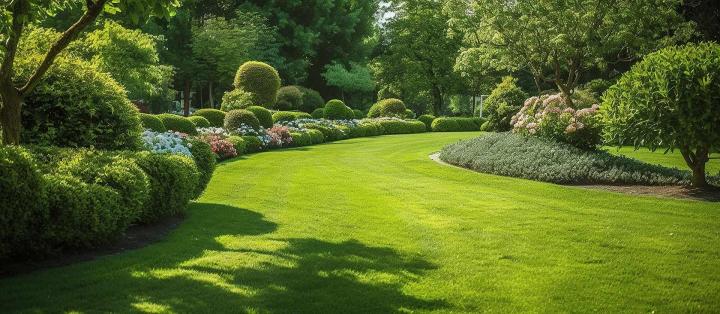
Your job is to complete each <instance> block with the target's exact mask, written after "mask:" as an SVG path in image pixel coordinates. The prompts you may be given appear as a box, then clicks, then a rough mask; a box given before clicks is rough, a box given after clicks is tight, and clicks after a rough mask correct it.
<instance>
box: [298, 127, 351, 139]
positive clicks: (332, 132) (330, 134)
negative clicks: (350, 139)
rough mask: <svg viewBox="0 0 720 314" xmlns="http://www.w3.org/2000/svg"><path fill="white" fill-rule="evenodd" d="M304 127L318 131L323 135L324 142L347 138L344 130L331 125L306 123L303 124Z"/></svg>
mask: <svg viewBox="0 0 720 314" xmlns="http://www.w3.org/2000/svg"><path fill="white" fill-rule="evenodd" d="M305 128H306V129H313V130H317V131H320V132H321V133H322V135H323V139H324V141H325V142H333V141H338V140H342V139H346V138H347V135H346V134H345V132H343V131H342V130H341V129H339V128H336V127H333V126H327V125H322V124H318V123H307V124H305Z"/></svg>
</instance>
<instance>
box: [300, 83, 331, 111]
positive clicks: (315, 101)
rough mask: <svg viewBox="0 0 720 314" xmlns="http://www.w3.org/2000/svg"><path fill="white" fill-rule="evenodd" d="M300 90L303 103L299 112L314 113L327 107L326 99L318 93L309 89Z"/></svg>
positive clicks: (302, 88) (301, 88)
mask: <svg viewBox="0 0 720 314" xmlns="http://www.w3.org/2000/svg"><path fill="white" fill-rule="evenodd" d="M298 88H299V89H300V91H301V92H302V93H303V96H302V103H301V104H300V106H298V110H300V111H302V112H307V113H311V112H314V111H315V110H316V109H322V107H323V106H324V105H325V99H323V98H322V96H320V93H318V91H316V90H314V89H310V88H307V87H298ZM321 118H322V117H321Z"/></svg>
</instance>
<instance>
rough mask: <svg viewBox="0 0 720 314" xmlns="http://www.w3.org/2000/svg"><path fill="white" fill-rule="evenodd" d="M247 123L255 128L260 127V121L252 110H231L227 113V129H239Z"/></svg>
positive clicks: (225, 125)
mask: <svg viewBox="0 0 720 314" xmlns="http://www.w3.org/2000/svg"><path fill="white" fill-rule="evenodd" d="M243 124H244V125H247V126H250V127H252V128H253V129H259V128H260V121H259V120H258V118H257V117H256V116H255V114H253V113H252V112H250V111H248V110H245V109H237V110H231V111H229V112H228V113H227V114H226V115H225V124H224V127H225V129H226V130H237V129H239V128H240V126H241V125H243Z"/></svg>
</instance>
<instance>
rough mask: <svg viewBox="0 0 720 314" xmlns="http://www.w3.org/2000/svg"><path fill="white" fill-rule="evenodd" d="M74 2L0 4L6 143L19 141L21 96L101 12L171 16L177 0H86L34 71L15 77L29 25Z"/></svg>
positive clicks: (1, 117) (0, 88) (1, 111)
mask: <svg viewBox="0 0 720 314" xmlns="http://www.w3.org/2000/svg"><path fill="white" fill-rule="evenodd" d="M73 2H74V1H73V0H61V1H58V0H53V1H50V0H37V1H30V0H12V1H9V2H7V3H6V4H3V5H1V6H0V39H1V40H2V44H1V45H0V56H1V57H2V64H1V65H0V96H1V97H2V102H3V104H2V108H0V124H2V129H3V142H4V143H6V144H19V142H20V131H21V127H22V126H21V121H20V113H21V110H22V106H23V103H24V97H25V96H26V95H28V94H29V93H30V92H32V91H33V89H34V88H35V87H36V86H37V84H38V83H39V81H40V79H41V78H42V77H43V76H44V75H45V73H46V72H47V71H48V69H49V68H50V66H52V64H53V62H54V61H55V59H56V58H57V56H58V55H59V54H60V53H61V52H62V51H63V50H64V49H65V48H66V47H67V46H68V45H69V44H70V43H71V42H72V41H73V40H74V39H75V38H76V37H77V36H78V34H80V33H81V32H82V31H83V30H84V29H85V28H86V27H88V25H90V24H91V23H92V22H93V21H95V19H96V18H97V17H98V16H99V15H100V14H101V13H103V12H107V13H116V12H121V11H124V12H126V13H127V14H129V15H130V16H131V18H132V19H133V20H140V19H141V18H144V17H146V16H148V15H150V14H158V15H162V16H170V15H171V13H172V10H173V9H174V8H175V7H176V6H177V5H178V2H177V0H113V1H109V0H86V1H85V11H84V13H83V14H82V16H81V17H80V18H79V19H78V20H77V21H76V22H75V23H74V24H72V25H71V26H70V27H68V28H67V29H66V30H65V31H64V32H63V33H62V34H61V35H60V37H58V39H57V40H56V41H55V42H54V43H53V44H52V46H51V47H50V48H49V49H48V51H47V53H46V54H45V56H44V58H43V59H42V61H41V62H40V64H39V65H38V67H37V69H35V71H34V72H33V74H32V75H31V76H30V77H29V78H28V79H26V80H20V79H18V78H17V77H15V71H14V65H15V61H16V57H17V51H18V44H19V42H20V38H21V37H22V35H23V32H24V31H25V30H26V27H27V26H28V24H30V23H32V22H33V21H37V20H40V19H42V18H43V17H44V16H46V15H52V14H55V13H57V12H58V11H59V10H62V9H64V8H67V7H68V5H69V4H71V3H73Z"/></svg>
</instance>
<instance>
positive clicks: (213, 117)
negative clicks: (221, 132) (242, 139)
mask: <svg viewBox="0 0 720 314" xmlns="http://www.w3.org/2000/svg"><path fill="white" fill-rule="evenodd" d="M192 115H193V116H197V117H203V118H205V119H207V120H208V122H210V126H212V127H216V128H221V127H222V126H223V123H224V122H225V112H223V111H222V110H217V109H209V108H206V109H200V110H198V111H195V113H193V114H192ZM198 127H199V126H198Z"/></svg>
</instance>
